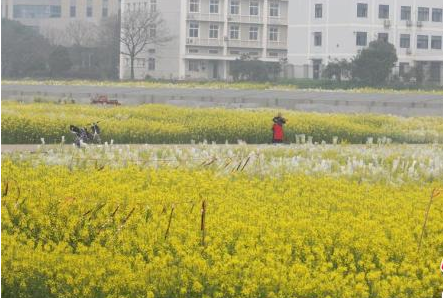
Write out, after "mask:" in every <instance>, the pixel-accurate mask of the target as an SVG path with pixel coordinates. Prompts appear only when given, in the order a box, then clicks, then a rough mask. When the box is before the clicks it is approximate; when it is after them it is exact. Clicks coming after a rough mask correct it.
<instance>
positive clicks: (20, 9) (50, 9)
mask: <svg viewBox="0 0 443 298" xmlns="http://www.w3.org/2000/svg"><path fill="white" fill-rule="evenodd" d="M119 12H120V0H2V18H6V19H10V20H16V21H19V22H20V23H22V24H24V25H27V26H31V27H35V28H37V29H39V30H41V31H44V29H45V28H57V29H62V28H64V27H65V26H66V25H67V24H69V23H70V22H72V21H85V22H86V21H89V22H93V23H96V24H97V23H98V22H99V21H100V20H101V19H103V18H106V17H109V16H112V15H116V14H118V13H119Z"/></svg>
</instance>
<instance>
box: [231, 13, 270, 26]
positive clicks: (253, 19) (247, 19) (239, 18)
mask: <svg viewBox="0 0 443 298" xmlns="http://www.w3.org/2000/svg"><path fill="white" fill-rule="evenodd" d="M228 22H233V23H251V24H261V23H263V19H262V17H261V16H251V15H239V14H230V15H228Z"/></svg>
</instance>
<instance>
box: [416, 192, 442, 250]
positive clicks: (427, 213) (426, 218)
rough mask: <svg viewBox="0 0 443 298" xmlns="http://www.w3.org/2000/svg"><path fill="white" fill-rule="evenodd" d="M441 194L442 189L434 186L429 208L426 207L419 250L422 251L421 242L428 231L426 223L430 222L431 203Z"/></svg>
mask: <svg viewBox="0 0 443 298" xmlns="http://www.w3.org/2000/svg"><path fill="white" fill-rule="evenodd" d="M439 195H440V191H439V190H438V189H437V188H434V189H433V190H432V192H431V197H430V199H429V204H428V208H427V209H426V215H425V221H424V223H423V227H422V229H421V235H420V240H419V241H418V250H417V251H418V252H420V249H421V244H422V241H423V237H424V234H425V231H426V225H427V223H428V218H429V212H430V211H431V205H432V202H433V201H434V199H435V198H436V197H438V196H439Z"/></svg>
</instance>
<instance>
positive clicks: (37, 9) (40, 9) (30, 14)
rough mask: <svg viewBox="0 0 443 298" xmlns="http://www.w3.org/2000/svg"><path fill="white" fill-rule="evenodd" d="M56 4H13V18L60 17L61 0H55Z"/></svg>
mask: <svg viewBox="0 0 443 298" xmlns="http://www.w3.org/2000/svg"><path fill="white" fill-rule="evenodd" d="M53 3H54V5H13V7H12V17H13V18H28V19H43V18H60V17H61V12H62V10H61V5H56V4H60V1H54V2H53Z"/></svg>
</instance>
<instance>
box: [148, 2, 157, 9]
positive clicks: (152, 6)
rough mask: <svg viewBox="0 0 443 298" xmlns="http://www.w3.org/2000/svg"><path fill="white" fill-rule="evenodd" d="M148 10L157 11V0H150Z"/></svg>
mask: <svg viewBox="0 0 443 298" xmlns="http://www.w3.org/2000/svg"><path fill="white" fill-rule="evenodd" d="M149 10H150V11H151V12H156V11H157V0H151V6H150V7H149Z"/></svg>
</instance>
